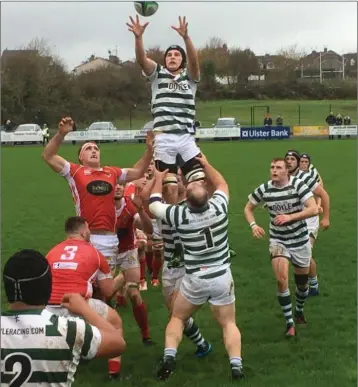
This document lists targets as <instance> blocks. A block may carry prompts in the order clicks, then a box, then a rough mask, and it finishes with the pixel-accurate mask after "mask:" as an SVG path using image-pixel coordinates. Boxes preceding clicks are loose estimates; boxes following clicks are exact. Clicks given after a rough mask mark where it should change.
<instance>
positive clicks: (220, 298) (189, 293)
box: [180, 269, 235, 306]
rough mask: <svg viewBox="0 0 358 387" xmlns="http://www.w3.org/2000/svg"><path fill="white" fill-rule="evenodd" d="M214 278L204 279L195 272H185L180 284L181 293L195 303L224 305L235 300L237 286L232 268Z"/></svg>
mask: <svg viewBox="0 0 358 387" xmlns="http://www.w3.org/2000/svg"><path fill="white" fill-rule="evenodd" d="M223 270H225V273H224V274H222V275H220V276H218V277H214V278H208V279H203V278H200V277H197V276H196V275H193V274H185V275H184V278H183V280H182V282H181V285H180V293H181V294H182V295H183V297H184V298H185V299H186V300H187V301H189V302H190V303H191V304H193V305H203V304H205V303H206V302H209V304H211V305H217V306H220V305H221V306H223V305H230V304H232V303H233V302H235V286H234V280H233V278H232V274H231V270H230V269H223Z"/></svg>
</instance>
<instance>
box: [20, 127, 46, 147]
mask: <svg viewBox="0 0 358 387" xmlns="http://www.w3.org/2000/svg"><path fill="white" fill-rule="evenodd" d="M42 134H43V132H42V129H41V127H40V125H37V124H22V125H19V126H18V127H17V128H16V129H15V131H14V132H13V136H14V139H15V140H14V144H22V143H23V141H21V136H34V138H35V137H37V139H36V140H34V141H31V142H30V141H26V143H27V144H28V143H31V144H36V143H40V144H42ZM36 135H39V136H40V138H41V140H40V139H39V138H38V136H36ZM17 139H18V140H17Z"/></svg>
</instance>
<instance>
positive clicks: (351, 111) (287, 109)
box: [115, 100, 357, 129]
mask: <svg viewBox="0 0 358 387" xmlns="http://www.w3.org/2000/svg"><path fill="white" fill-rule="evenodd" d="M253 106H256V108H255V112H254V115H255V116H254V117H253V122H252V124H253V126H262V125H263V122H264V118H265V116H266V109H267V107H268V108H269V112H270V115H271V117H272V120H273V123H274V124H275V121H276V117H277V115H278V114H281V116H282V118H283V123H284V125H288V126H292V125H324V126H326V125H327V124H326V117H327V116H328V114H329V112H330V111H331V110H332V111H333V113H334V114H336V115H337V114H338V113H340V114H341V115H342V117H344V116H345V115H349V116H350V117H351V119H352V123H356V122H357V101H355V100H331V101H329V100H323V101H305V100H286V101H282V100H262V101H257V100H218V101H208V102H202V101H200V100H198V101H197V104H196V117H197V119H198V120H200V122H201V127H202V128H208V127H209V128H211V126H212V124H215V123H216V120H217V119H218V118H219V117H235V118H236V119H237V120H238V121H239V122H240V124H241V125H242V126H248V125H251V107H253ZM151 120H152V118H151V115H150V111H149V110H148V109H145V110H144V111H143V110H140V109H136V110H133V111H132V128H133V129H141V128H142V127H143V125H144V124H145V123H146V122H148V121H151ZM115 125H116V127H117V128H119V129H128V128H130V120H129V112H126V111H121V112H120V116H119V118H118V119H117V120H115Z"/></svg>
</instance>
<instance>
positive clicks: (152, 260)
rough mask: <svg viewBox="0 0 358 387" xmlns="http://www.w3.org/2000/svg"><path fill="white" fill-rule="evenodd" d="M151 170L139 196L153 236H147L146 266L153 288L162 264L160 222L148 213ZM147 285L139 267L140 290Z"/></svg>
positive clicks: (152, 181) (158, 283)
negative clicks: (149, 220) (142, 201)
mask: <svg viewBox="0 0 358 387" xmlns="http://www.w3.org/2000/svg"><path fill="white" fill-rule="evenodd" d="M153 170H154V165H153V166H152V167H151V166H150V167H149V169H148V172H147V174H148V175H147V178H148V181H147V184H146V185H145V186H144V187H143V189H142V191H141V193H140V195H141V197H142V199H143V200H144V203H145V210H146V212H147V214H148V215H149V217H150V218H151V220H152V224H153V234H151V235H147V253H146V258H147V265H148V268H149V269H150V268H151V269H152V270H151V275H152V280H151V284H152V286H153V287H157V286H159V285H160V282H159V273H160V269H161V267H162V263H163V237H162V231H161V221H160V220H157V219H155V217H154V216H153V215H152V214H151V213H150V211H149V208H148V205H149V196H150V192H151V189H152V186H153V183H154V179H153ZM146 287H147V283H146V280H145V267H144V268H143V267H141V280H140V289H143V290H144V289H146Z"/></svg>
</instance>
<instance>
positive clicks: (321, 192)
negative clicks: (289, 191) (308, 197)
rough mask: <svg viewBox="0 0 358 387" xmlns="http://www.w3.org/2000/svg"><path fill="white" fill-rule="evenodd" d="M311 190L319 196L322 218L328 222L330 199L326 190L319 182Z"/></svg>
mask: <svg viewBox="0 0 358 387" xmlns="http://www.w3.org/2000/svg"><path fill="white" fill-rule="evenodd" d="M312 192H313V194H314V195H316V196H318V197H319V198H321V206H322V210H323V215H322V218H323V219H325V220H327V221H328V222H329V212H330V200H329V196H328V193H327V191H326V190H325V189H324V188H323V187H322V185H320V184H319V185H318V186H317V187H316V188H315V189H314V190H313V191H312Z"/></svg>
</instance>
